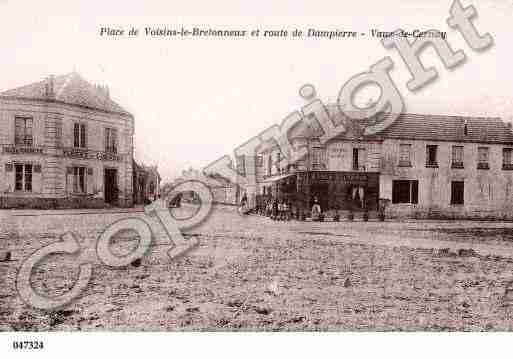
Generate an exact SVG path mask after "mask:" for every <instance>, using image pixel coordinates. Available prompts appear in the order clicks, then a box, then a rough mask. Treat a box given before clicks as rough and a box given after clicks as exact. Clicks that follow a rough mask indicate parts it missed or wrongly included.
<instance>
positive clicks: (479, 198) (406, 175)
mask: <svg viewBox="0 0 513 359" xmlns="http://www.w3.org/2000/svg"><path fill="white" fill-rule="evenodd" d="M401 143H405V144H407V143H410V144H412V152H411V155H412V161H411V162H412V167H399V166H398V163H399V157H398V156H399V145H400V144H401ZM428 144H433V145H437V146H438V155H437V159H438V168H426V165H425V164H426V145H428ZM453 145H458V146H460V145H462V146H463V147H464V155H463V166H464V168H463V169H453V168H451V163H452V146H453ZM481 146H486V147H489V151H490V152H489V164H490V169H488V170H481V169H477V162H478V155H477V151H478V150H477V149H478V147H481ZM504 147H508V146H504V145H500V144H477V143H465V144H462V143H456V142H436V141H399V140H386V141H384V143H383V149H382V165H381V180H380V184H381V188H380V193H381V198H388V199H392V181H393V180H397V179H405V180H418V181H419V201H418V202H419V203H418V204H416V205H414V204H391V205H390V207H389V213H390V214H391V215H408V216H415V217H429V216H431V217H438V216H439V217H450V218H459V217H461V218H463V217H476V218H486V217H493V218H503V217H507V218H510V217H513V206H512V203H513V201H512V200H513V171H508V170H503V169H502V161H503V159H502V149H503V148H504ZM452 181H464V183H465V186H464V204H463V205H451V203H450V201H451V182H452Z"/></svg>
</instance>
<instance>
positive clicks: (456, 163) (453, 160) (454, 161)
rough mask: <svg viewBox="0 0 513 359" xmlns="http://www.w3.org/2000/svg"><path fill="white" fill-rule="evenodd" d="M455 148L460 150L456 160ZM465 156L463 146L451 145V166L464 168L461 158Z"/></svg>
mask: <svg viewBox="0 0 513 359" xmlns="http://www.w3.org/2000/svg"><path fill="white" fill-rule="evenodd" d="M456 149H459V150H461V154H460V156H461V158H460V159H459V161H457V158H455V157H457V156H455V154H456V152H455V150H456ZM464 156H465V146H462V145H453V146H452V150H451V168H457V169H462V168H464V165H463V158H464Z"/></svg>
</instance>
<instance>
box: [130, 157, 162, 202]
mask: <svg viewBox="0 0 513 359" xmlns="http://www.w3.org/2000/svg"><path fill="white" fill-rule="evenodd" d="M133 168H134V172H133V173H134V176H133V188H134V204H146V203H148V201H154V200H155V199H157V198H159V197H160V182H161V180H162V179H161V177H160V174H159V172H158V169H157V166H145V165H139V164H137V162H135V160H134V161H133Z"/></svg>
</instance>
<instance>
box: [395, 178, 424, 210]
mask: <svg viewBox="0 0 513 359" xmlns="http://www.w3.org/2000/svg"><path fill="white" fill-rule="evenodd" d="M401 185H402V186H406V185H407V186H408V200H407V201H405V200H404V198H405V197H404V193H402V194H401V193H399V192H401V191H400V190H399V188H397V189H396V186H401ZM392 204H410V205H411V204H415V205H416V204H419V181H418V180H402V179H397V180H392Z"/></svg>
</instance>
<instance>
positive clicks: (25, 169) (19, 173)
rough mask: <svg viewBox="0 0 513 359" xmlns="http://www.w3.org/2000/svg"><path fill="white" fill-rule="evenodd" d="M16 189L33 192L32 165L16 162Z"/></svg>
mask: <svg viewBox="0 0 513 359" xmlns="http://www.w3.org/2000/svg"><path fill="white" fill-rule="evenodd" d="M14 178H15V183H14V190H15V191H25V192H32V165H31V164H21V163H16V164H14Z"/></svg>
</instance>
